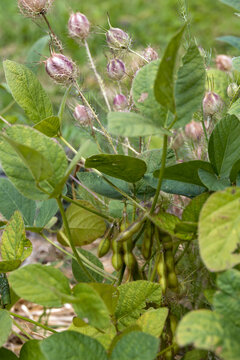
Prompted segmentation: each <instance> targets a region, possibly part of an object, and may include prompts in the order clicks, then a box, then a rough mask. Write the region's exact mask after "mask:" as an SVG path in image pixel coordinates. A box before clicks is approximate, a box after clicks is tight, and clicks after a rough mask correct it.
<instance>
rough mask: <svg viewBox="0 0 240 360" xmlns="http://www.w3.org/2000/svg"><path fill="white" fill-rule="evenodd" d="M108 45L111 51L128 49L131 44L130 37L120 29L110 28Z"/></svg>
mask: <svg viewBox="0 0 240 360" xmlns="http://www.w3.org/2000/svg"><path fill="white" fill-rule="evenodd" d="M106 39H107V44H108V46H109V47H110V48H111V49H114V50H120V49H127V48H129V46H130V44H131V39H130V37H129V35H128V34H127V33H126V32H125V31H123V30H122V29H119V28H112V27H111V28H110V29H109V30H108V31H107V33H106Z"/></svg>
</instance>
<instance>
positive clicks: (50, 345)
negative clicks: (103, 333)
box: [40, 331, 108, 360]
mask: <svg viewBox="0 0 240 360" xmlns="http://www.w3.org/2000/svg"><path fill="white" fill-rule="evenodd" d="M40 347H41V349H42V352H43V354H44V355H45V357H46V359H47V360H56V359H58V360H66V354H67V357H68V359H69V360H70V359H71V360H79V359H87V360H107V358H108V357H107V353H106V351H105V350H104V348H103V346H102V345H101V344H100V343H99V342H98V341H97V340H95V339H92V338H90V337H89V336H86V335H83V334H80V333H77V332H74V331H63V332H61V333H58V334H54V335H52V336H50V337H48V338H47V339H45V340H43V341H42V342H41V345H40Z"/></svg>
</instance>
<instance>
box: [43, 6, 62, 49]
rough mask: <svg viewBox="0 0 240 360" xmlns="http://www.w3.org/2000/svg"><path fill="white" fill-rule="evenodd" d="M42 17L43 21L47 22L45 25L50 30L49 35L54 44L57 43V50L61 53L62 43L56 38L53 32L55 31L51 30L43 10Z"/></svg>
mask: <svg viewBox="0 0 240 360" xmlns="http://www.w3.org/2000/svg"><path fill="white" fill-rule="evenodd" d="M41 15H42V18H43V19H44V21H45V23H46V24H47V27H48V29H49V32H50V37H51V38H52V40H53V42H54V43H55V45H57V47H58V50H59V51H60V53H61V54H63V49H62V44H61V41H60V40H59V39H58V37H57V35H56V34H55V32H54V31H53V29H52V27H51V25H50V23H49V21H48V19H47V17H46V15H45V14H44V12H42V14H41Z"/></svg>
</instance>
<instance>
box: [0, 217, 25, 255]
mask: <svg viewBox="0 0 240 360" xmlns="http://www.w3.org/2000/svg"><path fill="white" fill-rule="evenodd" d="M31 252H32V244H31V242H30V241H29V240H28V239H27V238H26V233H25V228H24V222H23V219H22V216H21V214H20V212H19V211H15V213H14V214H13V216H12V217H11V219H10V221H9V223H8V224H7V226H6V227H5V229H4V232H3V234H2V241H1V256H2V260H4V261H9V260H21V261H23V260H25V259H26V258H27V257H28V256H29V255H31Z"/></svg>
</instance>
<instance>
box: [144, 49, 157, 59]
mask: <svg viewBox="0 0 240 360" xmlns="http://www.w3.org/2000/svg"><path fill="white" fill-rule="evenodd" d="M143 57H144V58H145V59H146V60H147V61H148V62H151V61H153V60H157V59H158V53H157V52H156V51H155V50H154V49H153V48H152V47H150V46H148V47H147V48H146V49H145V50H144V52H143Z"/></svg>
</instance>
